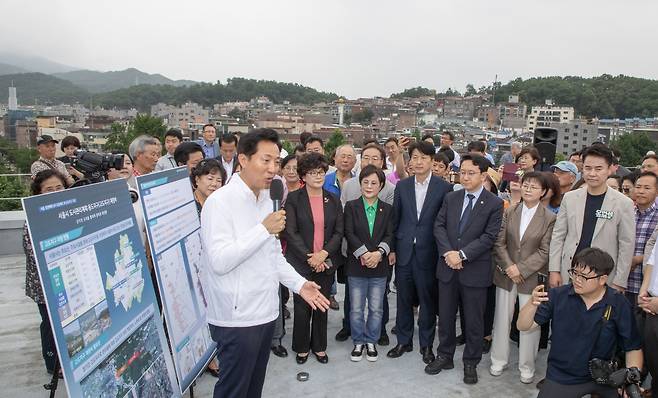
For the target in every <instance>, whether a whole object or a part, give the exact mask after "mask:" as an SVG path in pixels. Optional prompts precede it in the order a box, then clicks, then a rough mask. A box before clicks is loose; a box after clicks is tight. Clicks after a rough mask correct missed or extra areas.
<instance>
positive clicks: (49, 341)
mask: <svg viewBox="0 0 658 398" xmlns="http://www.w3.org/2000/svg"><path fill="white" fill-rule="evenodd" d="M37 306H38V307H39V315H41V324H40V325H39V331H40V332H41V355H43V361H44V362H45V364H46V370H47V371H48V373H53V372H54V371H55V362H57V346H56V345H55V338H54V337H53V328H51V327H50V319H48V309H47V308H46V305H45V304H37Z"/></svg>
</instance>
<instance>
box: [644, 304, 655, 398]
mask: <svg viewBox="0 0 658 398" xmlns="http://www.w3.org/2000/svg"><path fill="white" fill-rule="evenodd" d="M644 356H645V359H646V364H647V368H648V369H649V373H651V391H652V394H653V397H654V398H658V315H649V314H647V316H646V318H645V320H644Z"/></svg>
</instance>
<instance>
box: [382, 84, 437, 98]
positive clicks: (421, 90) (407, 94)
mask: <svg viewBox="0 0 658 398" xmlns="http://www.w3.org/2000/svg"><path fill="white" fill-rule="evenodd" d="M435 95H436V90H432V89H429V88H425V87H420V86H418V87H414V88H408V89H406V90H404V91H403V92H401V93H396V94H391V98H418V97H434V96H435Z"/></svg>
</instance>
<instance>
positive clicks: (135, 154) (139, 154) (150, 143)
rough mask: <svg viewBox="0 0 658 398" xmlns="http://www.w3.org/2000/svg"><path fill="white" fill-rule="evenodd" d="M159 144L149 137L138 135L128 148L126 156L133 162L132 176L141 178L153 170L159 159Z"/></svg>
mask: <svg viewBox="0 0 658 398" xmlns="http://www.w3.org/2000/svg"><path fill="white" fill-rule="evenodd" d="M160 148H161V146H160V142H159V141H158V140H157V139H156V138H154V137H151V136H150V135H140V136H139V137H137V138H135V139H134V140H133V141H132V142H131V143H130V146H129V147H128V154H129V155H130V158H131V159H132V161H133V174H134V175H135V176H141V175H144V174H148V173H150V172H152V171H153V170H155V165H156V163H157V162H158V159H159V158H160Z"/></svg>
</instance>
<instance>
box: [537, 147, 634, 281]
mask: <svg viewBox="0 0 658 398" xmlns="http://www.w3.org/2000/svg"><path fill="white" fill-rule="evenodd" d="M581 159H582V161H583V178H584V179H585V183H586V184H587V185H586V187H585V189H576V190H574V191H570V192H567V193H566V194H565V195H564V198H563V199H562V203H561V205H560V212H559V213H558V217H557V220H556V222H555V227H554V228H553V236H552V239H551V248H550V256H549V264H548V270H549V271H550V278H549V283H550V286H551V287H557V286H560V285H562V284H565V283H567V282H568V280H569V276H568V274H567V271H568V270H569V269H570V268H571V260H572V258H573V257H574V256H575V255H576V253H578V252H579V251H581V250H583V249H586V248H588V247H597V248H599V249H602V250H604V251H605V252H607V253H608V254H609V255H610V256H611V257H612V258H613V259H614V260H615V268H614V269H613V271H612V273H611V274H610V276H609V278H608V283H609V284H610V286H611V287H614V288H615V289H617V290H620V291H623V290H624V289H625V288H626V283H627V281H628V273H629V272H630V267H631V260H632V257H633V250H634V245H635V216H634V210H633V202H632V201H631V200H630V199H629V198H627V197H626V196H624V194H622V193H621V192H619V191H617V190H614V189H611V188H608V186H607V185H606V179H607V178H608V176H609V175H610V174H612V169H613V154H612V151H611V150H610V149H609V148H608V147H606V146H604V145H593V146H591V147H589V148H586V149H584V150H583V152H582V155H581Z"/></svg>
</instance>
